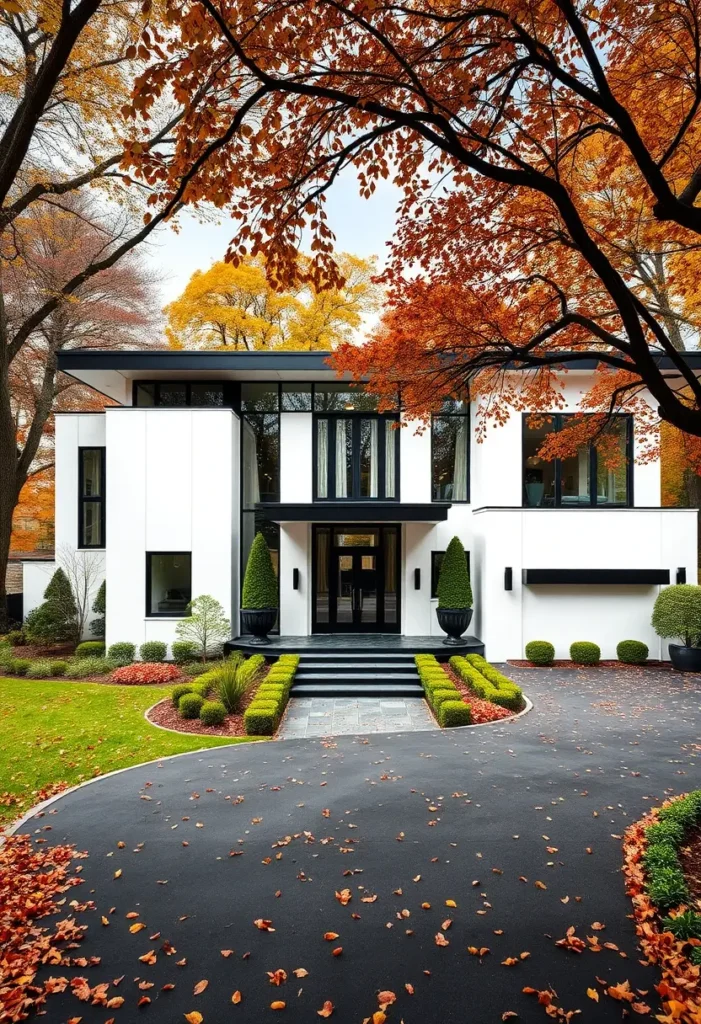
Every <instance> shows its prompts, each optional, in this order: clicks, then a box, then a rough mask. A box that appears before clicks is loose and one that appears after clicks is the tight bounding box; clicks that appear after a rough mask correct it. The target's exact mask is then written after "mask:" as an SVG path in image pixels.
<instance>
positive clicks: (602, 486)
mask: <svg viewBox="0 0 701 1024" xmlns="http://www.w3.org/2000/svg"><path fill="white" fill-rule="evenodd" d="M571 420H572V414H569V415H567V414H561V413H552V414H551V415H544V416H538V415H537V414H536V415H533V414H531V415H526V416H524V418H523V504H524V506H526V507H527V508H581V507H585V508H588V507H591V506H592V505H630V504H631V494H630V467H631V465H632V441H633V437H632V418H631V417H630V416H615V417H614V418H613V420H612V422H611V423H610V424H609V425H608V426H607V427H606V436H605V439H603V438H602V440H601V441H600V442H599V443H598V444H597V443H590V444H584V445H582V446H581V447H580V448H578V450H577V452H576V453H575V454H573V455H570V456H568V457H567V458H564V459H549V460H546V459H542V458H541V457H540V455H539V454H538V453H539V451H540V448H541V447H542V445H543V443H544V441H545V439H546V438H547V436H548V434H550V433H552V432H554V431H559V430H562V429H564V428H565V427H566V426H567V425H568V422H570V421H571ZM616 455H617V456H618V458H617V459H616V457H615V456H616ZM612 456H613V458H612ZM609 464H611V465H613V468H609Z"/></svg>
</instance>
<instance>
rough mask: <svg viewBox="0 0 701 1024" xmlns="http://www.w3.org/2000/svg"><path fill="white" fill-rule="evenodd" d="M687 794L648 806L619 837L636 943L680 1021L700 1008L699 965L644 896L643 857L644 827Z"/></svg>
mask: <svg viewBox="0 0 701 1024" xmlns="http://www.w3.org/2000/svg"><path fill="white" fill-rule="evenodd" d="M692 792H694V791H692ZM696 792H698V791H696ZM689 795H690V793H681V794H680V795H679V796H675V797H672V798H670V799H669V800H665V801H664V803H663V804H662V805H661V806H660V807H653V808H651V810H650V811H649V812H648V813H647V814H646V815H645V816H644V817H642V818H640V819H639V820H638V821H636V822H634V823H633V824H632V825H630V826H629V827H628V828H627V829H626V831H625V833H624V836H623V874H624V877H625V884H626V893H627V895H628V896H629V897H630V899H631V902H632V904H633V914H632V915H631V916H632V918H633V921H634V923H635V932H636V935H637V937H638V942H639V945H640V948H641V950H642V951H643V954H644V956H645V958H646V959H647V960H649V961H650V963H654V964H656V965H657V966H658V967H659V968H660V971H661V972H662V981H661V982H660V984H658V985H656V986H655V989H656V990H657V992H658V994H659V996H660V999H661V1001H662V1006H663V1009H664V1010H665V1012H666V1013H667V1012H669V1010H668V1009H667V1007H666V1006H665V1004H668V1003H669V1001H670V1000H676V1001H677V1002H679V1003H682V1004H683V1005H684V1007H685V1009H684V1012H683V1013H682V1016H681V1017H679V1021H680V1024H687V1022H691V1021H692V1019H698V1017H697V1016H696V1017H695V1018H694V1015H698V1013H699V1012H700V1011H701V977H700V975H699V968H698V967H695V966H694V965H693V964H691V963H690V962H689V960H688V959H687V957H686V956H685V955H684V954H683V953H682V949H683V948H684V946H685V945H688V943H686V942H683V941H681V940H677V939H676V938H675V937H674V936H673V935H672V933H671V932H669V931H665V929H664V927H663V926H662V917H663V916H666V915H663V913H662V912H661V911H660V910H659V908H658V907H657V906H656V905H655V904H654V903H653V902H652V900H651V898H650V896H649V895H648V892H647V879H646V873H645V867H644V864H643V857H644V854H645V851H646V849H647V847H648V845H649V840H648V838H647V835H646V832H647V829H648V828H649V827H650V826H651V825H656V824H658V823H659V814H660V811H662V810H664V809H665V808H667V807H672V806H673V805H674V804H676V803H678V802H679V801H680V800H683V799H684V798H685V797H688V796H689ZM680 980H681V981H682V982H684V983H685V984H686V985H689V986H690V987H691V988H690V990H689V989H687V988H685V987H680V986H679V984H678V982H679V981H680Z"/></svg>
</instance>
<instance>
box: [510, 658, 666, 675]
mask: <svg viewBox="0 0 701 1024" xmlns="http://www.w3.org/2000/svg"><path fill="white" fill-rule="evenodd" d="M506 664H507V665H513V666H514V668H540V669H547V668H576V669H590V668H627V669H634V670H635V671H636V672H639V671H640V669H641V668H642V669H644V668H654V669H660V668H666V669H669V670H670V671H672V665H671V662H669V661H653V659H652V658H649V659H648V660H647V661H646V662H645V663H644V664H643V665H629V664H627V662H625V661H600V662H599V663H598V665H577V664H576V663H575V662H574V661H570V660H569V659H565V658H563V659H562V660H561V661H558V660H557V659H556V660H555V661H553V662H552V663H551V664H550V665H534V664H533V662H532V661H519V660H518V659H516V658H508V659H507V662H506Z"/></svg>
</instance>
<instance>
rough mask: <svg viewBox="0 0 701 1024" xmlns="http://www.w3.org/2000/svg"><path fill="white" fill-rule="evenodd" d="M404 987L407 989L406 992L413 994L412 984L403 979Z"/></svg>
mask: <svg viewBox="0 0 701 1024" xmlns="http://www.w3.org/2000/svg"><path fill="white" fill-rule="evenodd" d="M404 988H405V989H406V990H407V992H408V993H409V995H410V996H413V994H414V986H413V985H410V984H409V982H408V981H405V982H404Z"/></svg>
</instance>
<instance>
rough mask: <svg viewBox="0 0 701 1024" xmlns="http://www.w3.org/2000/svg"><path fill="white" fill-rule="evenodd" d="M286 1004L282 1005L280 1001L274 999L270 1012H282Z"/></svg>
mask: <svg viewBox="0 0 701 1024" xmlns="http://www.w3.org/2000/svg"><path fill="white" fill-rule="evenodd" d="M285 1006H286V1004H285V1003H283V1001H282V999H276V1000H275V1002H273V1003H271V1004H270V1009H271V1010H284V1009H285Z"/></svg>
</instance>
